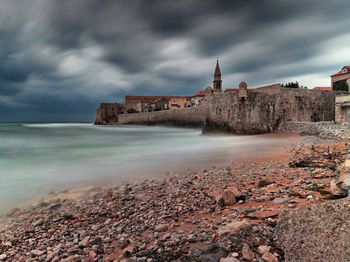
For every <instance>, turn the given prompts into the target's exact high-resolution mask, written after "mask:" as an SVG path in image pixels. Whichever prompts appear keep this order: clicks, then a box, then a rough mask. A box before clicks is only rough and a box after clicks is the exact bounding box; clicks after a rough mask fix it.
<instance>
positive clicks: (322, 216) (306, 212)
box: [274, 199, 350, 262]
mask: <svg viewBox="0 0 350 262" xmlns="http://www.w3.org/2000/svg"><path fill="white" fill-rule="evenodd" d="M279 217H280V220H279V222H278V223H277V227H276V230H275V233H274V239H275V242H276V244H277V245H278V246H279V247H280V248H281V249H282V250H283V251H284V253H285V260H286V261H292V262H293V261H295V262H297V261H298V262H303V261H305V262H306V261H332V262H337V261H339V262H340V261H349V258H350V244H349V243H350V219H349V217H350V200H349V199H342V200H336V201H333V202H327V203H321V204H317V205H313V206H303V207H299V208H296V209H294V210H290V211H286V212H284V213H282V214H281V215H280V216H279Z"/></svg>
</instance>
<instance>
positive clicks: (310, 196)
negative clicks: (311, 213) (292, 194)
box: [306, 195, 314, 199]
mask: <svg viewBox="0 0 350 262" xmlns="http://www.w3.org/2000/svg"><path fill="white" fill-rule="evenodd" d="M313 198H314V197H313V196H312V195H308V196H307V197H306V199H313Z"/></svg>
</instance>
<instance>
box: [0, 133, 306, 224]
mask: <svg viewBox="0 0 350 262" xmlns="http://www.w3.org/2000/svg"><path fill="white" fill-rule="evenodd" d="M206 136H207V135H206ZM212 136H216V137H217V136H219V137H220V136H224V137H230V136H233V137H235V136H236V135H233V134H227V133H226V134H225V133H221V134H216V135H214V134H213V135H212ZM247 136H251V135H247ZM247 136H244V137H247ZM253 136H255V137H260V138H264V139H278V138H281V139H285V138H291V139H293V141H297V140H298V139H300V136H299V135H298V134H297V133H293V132H273V133H267V134H258V135H253ZM288 146H290V143H289V142H288V143H286V144H285V145H281V146H280V148H278V149H276V150H271V149H270V148H269V149H268V151H271V152H268V154H269V155H276V154H279V153H280V152H281V151H283V150H284V148H285V147H288ZM221 154H223V153H221ZM228 154H229V155H231V157H222V156H218V157H215V156H213V158H211V159H209V160H208V159H207V160H206V161H205V162H204V161H200V160H198V161H197V162H198V163H197V164H195V165H194V164H193V163H187V165H186V166H182V167H181V168H177V169H168V168H166V167H165V166H164V167H162V168H158V169H159V170H158V171H156V172H151V173H150V174H149V177H148V176H147V175H146V176H145V175H143V176H141V177H137V176H136V175H132V177H129V178H126V177H121V178H119V177H116V178H112V177H110V178H109V179H106V178H104V179H102V180H101V179H96V180H95V181H91V182H90V181H88V182H84V181H82V182H81V183H75V184H74V186H70V185H65V184H62V185H59V187H60V188H59V189H54V188H52V189H50V190H47V192H46V193H45V192H44V194H41V195H38V196H32V197H31V198H29V199H26V200H24V201H22V202H21V203H20V204H13V205H11V206H9V207H8V208H6V209H1V210H0V219H1V218H2V219H3V218H4V217H6V215H7V214H8V213H9V212H11V210H13V209H16V210H17V209H26V208H30V207H31V206H36V205H38V204H40V202H45V201H48V200H49V201H50V200H54V199H58V198H60V199H70V200H79V199H81V198H84V197H86V196H87V195H88V194H89V193H91V192H93V191H99V190H103V189H108V188H109V187H111V186H112V187H116V186H122V185H125V184H133V183H142V182H143V181H144V180H147V179H150V180H153V179H154V180H161V179H164V178H165V177H166V176H169V175H174V174H176V175H177V176H179V177H181V176H184V175H186V174H187V173H188V172H198V171H200V170H202V169H207V168H211V167H212V166H227V165H230V164H231V163H232V162H236V161H238V162H241V161H244V160H246V159H251V160H254V159H258V158H260V157H261V155H262V156H264V157H266V153H265V152H262V153H261V152H254V153H253V152H246V155H244V156H241V155H240V156H238V157H237V156H234V155H233V154H232V153H228ZM199 162H200V163H199ZM135 172H136V171H135Z"/></svg>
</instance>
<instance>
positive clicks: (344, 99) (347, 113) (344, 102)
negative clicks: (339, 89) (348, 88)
mask: <svg viewBox="0 0 350 262" xmlns="http://www.w3.org/2000/svg"><path fill="white" fill-rule="evenodd" d="M335 121H336V122H337V123H350V95H346V94H343V95H338V96H336V98H335Z"/></svg>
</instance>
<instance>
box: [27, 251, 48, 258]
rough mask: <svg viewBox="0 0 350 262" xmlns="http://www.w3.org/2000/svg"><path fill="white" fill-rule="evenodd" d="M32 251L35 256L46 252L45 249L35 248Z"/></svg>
mask: <svg viewBox="0 0 350 262" xmlns="http://www.w3.org/2000/svg"><path fill="white" fill-rule="evenodd" d="M30 253H31V254H32V255H33V256H37V257H39V256H41V255H43V254H45V251H41V250H37V249H34V250H32V251H30Z"/></svg>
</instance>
